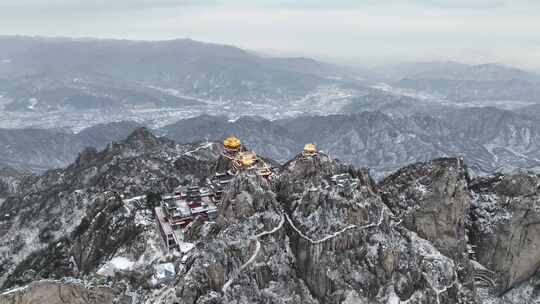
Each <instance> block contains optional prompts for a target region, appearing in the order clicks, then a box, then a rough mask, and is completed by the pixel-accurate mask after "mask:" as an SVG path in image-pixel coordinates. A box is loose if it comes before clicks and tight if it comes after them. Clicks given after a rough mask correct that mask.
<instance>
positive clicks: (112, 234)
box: [0, 129, 217, 287]
mask: <svg viewBox="0 0 540 304" xmlns="http://www.w3.org/2000/svg"><path fill="white" fill-rule="evenodd" d="M198 147H199V145H184V146H181V145H177V144H176V143H174V142H172V141H170V140H167V139H163V138H157V137H155V136H154V135H152V134H151V133H150V132H149V131H148V130H146V129H137V130H136V131H134V132H133V133H132V134H131V135H130V136H129V137H128V138H127V139H126V140H124V141H122V142H118V143H112V144H109V145H108V146H107V148H106V149H104V150H103V151H101V152H98V151H97V150H95V149H92V148H89V149H86V150H84V151H83V152H82V153H81V154H80V155H79V157H78V158H77V160H76V161H75V163H73V164H72V165H70V166H69V167H67V168H66V169H59V170H54V171H48V172H46V173H45V174H44V175H42V176H39V177H36V176H32V177H29V178H28V179H26V180H24V181H23V183H22V185H21V186H20V189H19V191H18V192H17V195H15V196H11V197H9V198H7V200H6V201H5V202H4V203H3V204H2V205H1V206H0V214H5V215H6V217H4V218H3V219H2V225H1V229H0V237H1V238H2V246H1V247H0V256H1V257H2V263H1V264H2V269H1V271H0V276H1V277H0V283H1V284H3V285H4V287H6V286H11V285H13V284H20V283H23V282H27V281H29V280H33V279H37V278H58V277H63V276H78V275H86V274H88V273H90V272H95V271H96V270H97V267H98V266H99V265H100V264H101V262H102V261H103V259H105V258H110V257H111V255H113V254H114V253H116V252H118V251H119V250H121V249H122V250H127V252H129V253H130V254H131V255H132V256H137V257H139V256H140V255H142V254H144V252H145V248H146V246H144V244H143V246H142V247H141V246H140V242H141V239H140V238H144V236H143V235H144V232H145V227H146V226H145V224H144V223H145V221H144V220H141V219H138V217H140V214H139V213H138V212H135V209H136V208H135V207H134V206H132V205H126V203H125V202H123V200H122V197H124V196H127V197H131V196H136V195H144V194H145V193H147V192H148V191H154V192H167V191H172V190H173V189H174V188H175V187H177V186H178V185H180V184H182V183H185V182H186V181H187V179H188V178H190V177H189V170H190V169H189V167H188V168H185V169H184V167H182V166H181V164H182V163H176V161H177V159H180V158H184V157H189V158H190V159H192V162H198V161H199V159H200V160H204V159H208V158H210V159H215V158H216V157H217V152H213V153H212V151H213V150H214V147H213V145H211V144H204V148H205V149H206V152H205V153H203V154H200V155H199V154H198V153H197V148H198ZM194 151H195V152H194ZM134 208H135V209H134ZM146 225H147V224H146ZM131 246H134V247H131ZM30 269H31V270H32V271H30V272H29V270H30Z"/></svg>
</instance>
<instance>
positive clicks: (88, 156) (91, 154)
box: [75, 147, 99, 167]
mask: <svg viewBox="0 0 540 304" xmlns="http://www.w3.org/2000/svg"><path fill="white" fill-rule="evenodd" d="M98 156H99V152H98V151H97V149H96V148H94V147H87V148H85V149H84V150H82V151H81V153H79V156H78V157H77V159H76V160H75V165H76V166H78V167H83V166H85V165H87V164H89V163H91V162H93V161H94V160H96V159H97V158H98Z"/></svg>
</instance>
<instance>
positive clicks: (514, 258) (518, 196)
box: [469, 172, 540, 293]
mask: <svg viewBox="0 0 540 304" xmlns="http://www.w3.org/2000/svg"><path fill="white" fill-rule="evenodd" d="M539 183H540V178H539V177H538V176H536V175H533V174H529V173H526V172H518V173H516V174H513V175H495V176H490V177H482V178H477V179H475V180H473V181H472V182H471V186H470V188H471V194H472V209H471V213H470V217H471V221H470V224H469V230H470V233H469V235H470V239H471V243H472V244H474V246H476V257H477V259H478V261H479V262H480V263H481V264H483V265H485V266H486V267H487V268H488V269H490V270H491V271H493V272H494V273H496V277H495V279H496V281H495V282H496V283H497V290H498V292H500V293H503V292H505V291H508V290H509V289H510V288H512V287H515V286H516V285H517V284H519V283H521V282H523V281H524V280H526V279H528V278H529V277H531V275H533V274H534V273H535V271H536V269H537V268H538V265H540V253H539V251H538V246H539V245H540V225H539V224H538V223H540V193H539V190H538V185H539Z"/></svg>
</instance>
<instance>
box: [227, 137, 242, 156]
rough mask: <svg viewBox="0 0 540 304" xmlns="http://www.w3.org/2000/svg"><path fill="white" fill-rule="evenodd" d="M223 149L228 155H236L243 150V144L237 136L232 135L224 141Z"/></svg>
mask: <svg viewBox="0 0 540 304" xmlns="http://www.w3.org/2000/svg"><path fill="white" fill-rule="evenodd" d="M223 148H224V150H225V152H226V153H229V154H234V153H237V152H240V149H241V148H242V142H241V141H240V139H238V138H236V136H234V135H231V136H229V137H227V138H225V140H224V141H223Z"/></svg>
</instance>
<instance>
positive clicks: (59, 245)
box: [0, 128, 540, 304]
mask: <svg viewBox="0 0 540 304" xmlns="http://www.w3.org/2000/svg"><path fill="white" fill-rule="evenodd" d="M220 153H221V148H220V146H218V145H216V144H212V143H208V142H203V143H198V144H186V145H179V144H176V143H174V142H173V141H170V140H168V139H165V138H157V137H155V136H153V135H152V134H151V133H150V132H149V131H148V130H146V129H144V128H142V129H137V130H136V131H135V132H133V133H132V134H130V135H129V136H128V138H127V139H126V140H124V141H122V142H118V143H113V144H110V145H108V146H107V148H105V149H104V150H103V151H101V152H98V151H97V150H95V149H87V150H85V151H84V152H83V153H81V154H80V156H79V157H78V159H77V160H76V161H75V163H73V164H72V165H70V166H68V167H67V168H66V169H61V170H55V171H49V172H47V173H45V174H44V175H42V176H29V177H26V178H23V182H22V183H21V185H20V186H19V189H18V190H17V191H16V195H14V196H11V197H9V198H8V199H7V200H6V201H5V202H4V203H3V204H2V205H0V214H9V218H7V219H6V218H4V219H2V220H1V221H0V229H1V230H0V233H1V234H0V238H1V240H2V243H0V250H1V251H0V253H1V254H2V255H1V256H2V263H1V265H2V268H1V269H0V271H1V274H2V283H3V285H4V287H3V288H7V287H11V286H16V285H21V286H23V287H22V288H19V289H15V290H10V291H6V292H4V293H0V303H2V304H3V303H26V302H28V301H30V300H31V299H36V298H40V297H41V299H44V300H45V299H46V301H45V302H43V303H44V304H53V303H57V301H58V297H59V296H60V297H61V298H64V297H66V298H65V299H67V298H69V299H70V301H71V302H74V303H77V302H78V301H80V302H82V303H94V302H91V301H92V300H89V298H93V299H100V301H102V302H103V303H118V302H119V301H120V302H121V303H123V302H122V301H125V302H126V303H162V304H174V303H182V304H188V303H189V304H195V303H197V304H201V303H306V304H310V303H314V304H315V303H319V304H321V303H325V304H327V303H328V304H334V303H336V304H337V303H347V304H348V303H366V304H367V303H381V304H382V303H400V302H408V303H479V304H484V303H486V304H487V303H526V302H523V301H521V302H520V299H524V298H528V299H527V301H531V303H534V301H537V300H538V296H537V295H536V294H535V293H534V292H533V289H534V286H535V280H536V279H535V275H534V273H535V271H536V269H537V267H538V263H539V257H538V254H537V250H536V249H535V248H537V246H540V240H538V239H537V238H535V237H534V235H536V234H537V233H536V231H535V229H536V228H535V225H536V222H537V219H536V217H537V215H536V211H535V201H536V197H537V196H538V191H539V189H540V188H539V185H540V182H539V179H538V176H536V175H533V174H530V173H519V174H515V175H507V176H504V175H498V176H493V177H485V178H478V179H471V178H470V177H469V175H468V173H467V167H466V166H465V164H464V162H463V160H462V159H459V158H444V159H436V160H433V161H429V162H425V163H417V164H413V165H410V166H407V167H405V168H402V169H400V170H398V171H397V172H395V173H394V174H392V175H390V176H388V177H387V178H385V179H384V180H382V181H381V182H380V183H378V184H377V183H376V182H375V181H374V180H373V179H372V178H371V176H370V175H369V170H368V169H357V168H355V167H353V166H350V165H346V164H344V163H341V162H339V161H337V160H333V159H331V158H330V157H329V156H328V155H326V154H325V153H322V152H318V153H316V154H315V155H314V156H306V155H303V154H299V155H296V156H295V157H293V158H292V159H291V160H290V161H288V162H286V163H285V164H284V165H283V166H282V167H281V168H280V169H279V170H277V171H276V172H275V174H274V176H273V177H272V178H270V179H267V178H263V177H261V176H259V175H257V174H252V173H251V172H249V171H240V172H239V173H238V174H237V175H235V176H234V177H233V179H232V181H231V182H230V184H229V186H228V187H227V189H226V190H225V193H224V195H223V200H222V202H221V204H220V205H219V210H218V217H217V219H216V220H214V221H204V220H203V219H202V218H198V219H196V220H195V221H193V222H192V223H191V224H189V225H188V226H187V227H186V228H185V229H184V231H183V232H184V233H183V235H184V239H183V241H187V242H190V243H192V245H191V247H190V250H182V251H181V252H177V253H174V254H167V253H166V252H164V249H162V248H160V246H161V245H160V242H161V239H160V235H159V230H158V228H157V227H156V225H155V223H154V219H153V218H152V216H151V214H150V213H149V212H148V210H147V208H148V206H145V204H144V199H143V198H141V195H142V194H145V193H147V192H148V191H152V192H162V193H165V192H170V191H172V190H173V189H174V188H175V187H176V186H177V185H180V184H183V185H187V184H190V183H192V182H197V180H200V179H204V178H205V177H208V176H212V175H214V174H215V173H216V170H217V169H218V168H219V166H220V165H221V164H222V162H226V161H227V160H226V159H225V158H222V157H220ZM132 197H135V198H133V199H126V198H132ZM138 202H139V203H138ZM507 253H509V254H507ZM161 262H172V263H173V265H174V268H175V271H176V277H175V279H174V280H173V281H172V282H170V283H168V284H164V285H159V284H158V285H157V286H152V285H150V284H149V281H150V279H151V275H152V269H153V267H154V266H155V265H156V264H158V263H161ZM115 263H117V264H119V265H117V266H119V267H120V266H122V265H128V266H125V269H124V268H123V269H118V270H115V271H113V274H112V276H111V278H110V279H109V280H111V281H110V284H109V286H107V285H106V284H104V283H103V282H102V281H100V279H99V278H100V274H101V273H103V272H104V271H108V270H107V269H109V268H108V267H112V266H111V265H113V266H114V265H115ZM65 277H74V278H76V279H70V278H67V279H66V278H65ZM43 279H47V280H44V281H43ZM33 281H41V282H40V283H33V284H30V285H26V284H27V283H29V282H33ZM24 286H26V287H24ZM47 287H48V288H47ZM52 288H57V289H58V293H52V294H51V293H50V289H52ZM85 301H86V302H85ZM96 301H98V300H96Z"/></svg>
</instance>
